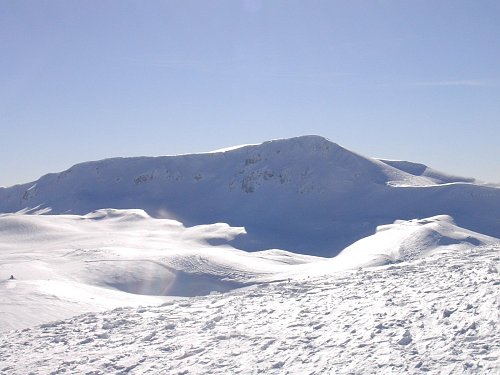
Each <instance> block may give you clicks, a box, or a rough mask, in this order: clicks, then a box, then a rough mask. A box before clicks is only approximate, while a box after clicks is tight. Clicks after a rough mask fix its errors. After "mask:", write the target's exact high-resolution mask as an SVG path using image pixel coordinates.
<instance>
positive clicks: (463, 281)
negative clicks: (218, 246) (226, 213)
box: [0, 245, 500, 374]
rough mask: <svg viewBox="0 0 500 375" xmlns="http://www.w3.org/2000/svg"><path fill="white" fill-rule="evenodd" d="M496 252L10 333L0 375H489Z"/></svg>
mask: <svg viewBox="0 0 500 375" xmlns="http://www.w3.org/2000/svg"><path fill="white" fill-rule="evenodd" d="M499 250H500V248H499V247H498V246H497V245H489V246H483V247H474V248H470V249H464V250H462V251H448V252H444V253H438V254H434V255H432V256H428V257H427V258H425V259H420V260H414V261H412V262H409V263H398V264H394V265H390V266H382V267H377V268H369V269H361V270H353V271H343V272H338V273H331V274H329V275H323V276H321V277H310V278H308V277H306V276H305V275H304V277H303V278H301V279H299V278H297V279H293V280H291V281H281V282H276V283H265V284H258V285H253V286H249V287H246V288H242V289H236V290H233V291H231V292H229V293H225V294H213V295H208V296H199V297H191V298H181V299H176V300H172V301H168V302H166V303H164V304H163V305H161V306H154V307H138V308H118V309H115V310H112V311H106V312H103V313H87V314H84V315H80V316H77V317H73V318H70V319H67V320H62V321H57V322H52V323H47V324H43V325H41V326H38V327H35V328H32V329H26V330H23V331H13V332H9V333H5V334H4V335H3V337H2V341H1V343H0V358H2V361H1V365H0V372H1V373H5V374H28V373H31V372H32V373H42V374H48V373H74V374H85V373H87V374H124V373H130V374H160V373H165V374H207V373H210V374H230V373H250V374H251V373H262V374H284V373H290V374H373V373H379V374H402V373H410V374H420V373H431V374H470V373H474V374H498V371H499V370H500V368H499V365H498V358H499V354H500V351H499V346H498V343H499V340H500V332H499V328H498V324H499V319H498V318H499V316H498V297H499V294H498V288H499V280H498V265H499V257H498V253H499ZM19 308H22V307H21V306H20V307H19Z"/></svg>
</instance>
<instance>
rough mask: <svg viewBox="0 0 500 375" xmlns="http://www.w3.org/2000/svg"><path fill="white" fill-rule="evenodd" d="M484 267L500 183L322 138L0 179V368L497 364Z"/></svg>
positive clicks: (369, 370) (495, 246)
mask: <svg viewBox="0 0 500 375" xmlns="http://www.w3.org/2000/svg"><path fill="white" fill-rule="evenodd" d="M499 270H500V187H498V186H494V185H492V184H487V183H482V182H477V181H475V180H474V179H470V178H463V177H457V176H451V175H448V174H445V173H442V172H438V171H435V170H433V169H431V168H429V167H427V166H425V165H422V164H419V163H413V162H407V161H393V160H385V159H373V158H367V157H364V156H361V155H359V154H356V153H353V152H351V151H349V150H347V149H345V148H343V147H341V146H339V145H337V144H335V143H332V142H330V141H328V140H326V139H324V138H322V137H317V136H305V137H298V138H292V139H288V140H276V141H270V142H265V143H263V144H261V145H246V146H239V147H235V148H228V149H224V150H219V151H215V152H212V153H205V154H193V155H179V156H167V157H158V158H128V159H109V160H103V161H98V162H88V163H83V164H79V165H76V166H74V167H72V168H70V169H69V170H67V171H64V172H62V173H58V174H49V175H46V176H44V177H42V178H40V179H39V180H38V181H36V182H33V183H28V184H23V185H16V186H13V187H10V188H0V335H1V338H2V340H1V341H0V374H6V375H7V374H8V375H10V374H23V375H24V374H59V373H68V374H89V375H90V374H126V373H129V374H206V373H210V374H212V373H213V374H217V373H220V374H232V373H245V374H247V373H250V374H252V373H262V374H374V373H376V374H401V373H410V374H412V373H415V374H417V373H418V374H420V373H431V374H499V373H500V362H499V354H500V329H499V322H500V319H499V318H500V315H499V312H500V309H499V307H500V306H499V304H500V293H499V287H500V277H499ZM11 275H12V276H11Z"/></svg>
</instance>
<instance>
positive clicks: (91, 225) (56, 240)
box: [0, 209, 322, 331]
mask: <svg viewBox="0 0 500 375" xmlns="http://www.w3.org/2000/svg"><path fill="white" fill-rule="evenodd" d="M242 233H244V230H243V228H232V227H229V226H228V225H227V224H211V225H202V226H195V227H191V228H185V227H184V226H182V224H180V223H179V222H176V221H173V220H168V219H154V218H151V217H150V216H149V215H147V214H146V213H145V212H144V211H142V210H113V209H108V210H99V211H96V212H92V213H90V214H87V215H84V216H76V215H22V214H4V215H0V280H1V281H0V292H1V293H0V331H1V330H6V329H12V328H16V329H18V328H25V327H28V326H32V325H34V324H39V323H44V322H47V321H50V320H54V319H61V318H64V317H69V316H72V315H75V314H78V313H81V312H84V311H102V310H106V309H109V308H114V307H118V306H128V305H135V306H137V305H139V304H158V303H162V302H164V301H165V298H164V296H194V295H203V294H209V293H211V292H225V291H228V290H232V289H234V288H238V287H242V286H245V285H249V284H255V283H258V282H263V281H268V280H276V279H277V278H279V277H280V276H279V275H280V273H283V272H284V270H285V268H286V266H288V265H297V264H302V263H306V262H312V261H321V260H322V259H318V258H315V257H310V256H305V255H298V254H293V253H288V252H285V251H279V250H274V251H266V252H256V253H247V252H244V251H241V250H236V249H234V248H231V247H230V246H227V245H212V244H211V243H213V242H225V241H227V240H228V239H231V238H233V237H235V236H238V235H240V234H242ZM11 274H12V275H14V276H15V278H16V279H15V280H8V278H9V277H10V275H11ZM281 277H283V276H281Z"/></svg>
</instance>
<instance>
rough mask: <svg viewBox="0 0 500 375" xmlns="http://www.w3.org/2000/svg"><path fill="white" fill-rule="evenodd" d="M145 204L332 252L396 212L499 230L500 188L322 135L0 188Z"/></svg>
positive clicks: (0, 207) (7, 199) (165, 214)
mask: <svg viewBox="0 0 500 375" xmlns="http://www.w3.org/2000/svg"><path fill="white" fill-rule="evenodd" d="M102 208H127V209H129V208H132V209H135V208H138V209H144V210H145V211H146V212H147V213H148V214H149V215H151V216H153V217H162V218H173V219H176V220H179V221H181V222H182V223H184V224H185V225H187V226H192V225H197V224H206V223H216V222H225V223H228V224H230V225H231V226H238V227H245V228H246V231H247V234H246V235H241V236H239V237H237V238H236V239H234V240H233V242H232V243H233V245H234V246H236V247H239V248H241V249H244V250H261V249H268V248H281V249H287V250H291V251H296V252H301V253H306V254H314V255H323V256H325V255H326V256H333V255H336V254H337V253H338V252H339V251H340V250H342V249H343V248H345V247H346V246H348V245H350V244H351V243H353V242H355V241H357V240H359V239H361V238H362V237H365V236H367V235H370V234H373V233H375V230H376V228H377V226H379V225H384V224H390V223H392V222H394V221H395V220H399V219H403V220H409V219H414V218H424V217H430V216H435V215H450V216H452V217H453V218H454V220H455V222H456V223H457V224H458V225H460V226H462V227H465V228H467V229H470V230H474V231H476V232H480V233H483V234H486V235H489V236H494V237H500V189H499V188H495V187H488V186H484V185H479V184H475V183H474V180H473V179H466V178H460V177H453V176H450V175H446V174H442V173H440V172H437V171H434V170H432V169H430V168H428V167H426V166H424V165H422V164H418V163H411V162H402V161H389V160H378V159H373V158H369V157H364V156H362V155H360V154H357V153H355V152H352V151H350V150H348V149H345V148H344V147H342V146H339V145H338V144H336V143H333V142H330V141H329V140H327V139H325V138H323V137H320V136H302V137H296V138H290V139H280V140H273V141H268V142H264V143H262V144H259V145H249V146H242V147H239V148H233V149H229V150H227V151H218V152H217V151H216V152H211V153H202V154H189V155H178V156H162V157H134V158H113V159H105V160H101V161H95V162H86V163H82V164H77V165H75V166H73V167H71V168H69V169H68V170H66V171H64V172H61V173H52V174H48V175H45V176H43V177H41V178H40V179H39V180H37V181H35V182H32V183H27V184H23V185H16V186H13V187H9V188H0V212H4V213H10V212H23V213H50V214H87V213H89V212H91V211H95V210H98V209H102Z"/></svg>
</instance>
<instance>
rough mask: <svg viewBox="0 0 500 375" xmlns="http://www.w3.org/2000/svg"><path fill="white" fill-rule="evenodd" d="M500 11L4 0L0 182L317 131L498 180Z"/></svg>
mask: <svg viewBox="0 0 500 375" xmlns="http://www.w3.org/2000/svg"><path fill="white" fill-rule="evenodd" d="M499 19H500V2H499V1H497V0H492V1H472V0H471V1H461V0H453V1H441V0H432V1H425V0H415V1H399V0H394V1H390V0H386V1H383V0H380V1H368V0H366V1H357V0H351V1H347V0H346V1H334V0H329V1H313V0H312V1H293V0H289V1H257V0H255V1H252V0H248V1H235V0H228V1H208V0H207V1H201V0H200V1H187V0H182V1H142V0H141V1H124V0H119V1H117V0H116V1H115V0H109V1H100V0H99V1H98V0H96V1H66V0H62V1H22V0H6V1H2V2H0V51H2V57H1V58H0V186H1V185H3V186H7V185H11V184H15V183H21V182H27V181H31V180H34V179H36V178H38V177H39V176H41V175H42V174H45V173H48V172H55V171H61V170H63V169H66V168H68V167H70V166H71V165H72V164H75V163H77V162H82V161H87V160H96V159H102V158H106V157H113V156H136V155H166V154H177V153H187V152H200V151H210V150H213V149H217V148H222V147H226V146H231V145H236V144H243V143H258V142H261V141H265V140H268V139H274V138H284V137H291V136H297V135H302V134H319V135H323V136H325V137H327V138H329V139H331V140H332V141H335V142H337V143H340V144H341V145H343V146H345V147H347V148H349V149H351V150H354V151H357V152H359V153H361V154H364V155H367V156H375V157H384V158H392V159H405V160H412V161H418V162H423V163H426V164H429V165H431V166H433V167H435V168H438V169H441V170H444V171H448V172H451V173H455V174H462V175H468V176H473V177H478V178H481V179H484V180H487V181H491V182H500V146H499V145H500V43H499V40H500V22H498V20H499Z"/></svg>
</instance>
